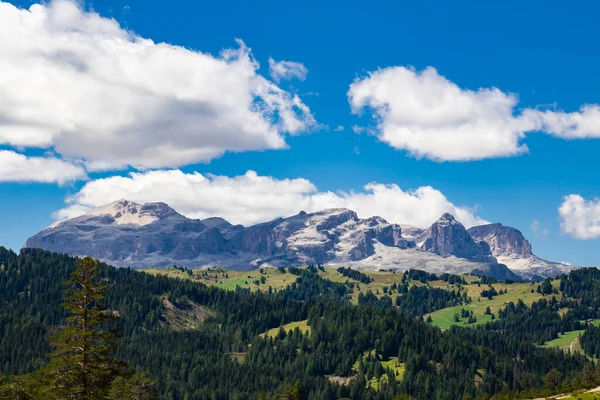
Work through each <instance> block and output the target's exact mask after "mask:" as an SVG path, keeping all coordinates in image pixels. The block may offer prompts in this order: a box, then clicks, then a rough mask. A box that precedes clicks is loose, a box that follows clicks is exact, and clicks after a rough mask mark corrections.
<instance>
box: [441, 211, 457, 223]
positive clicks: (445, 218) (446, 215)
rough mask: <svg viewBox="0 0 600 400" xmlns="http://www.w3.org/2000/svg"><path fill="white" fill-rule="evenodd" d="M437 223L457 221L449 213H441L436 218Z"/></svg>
mask: <svg viewBox="0 0 600 400" xmlns="http://www.w3.org/2000/svg"><path fill="white" fill-rule="evenodd" d="M437 222H438V223H443V222H448V223H454V222H458V221H456V218H454V215H452V214H450V213H443V214H442V216H441V217H440V218H439V219H438V220H437Z"/></svg>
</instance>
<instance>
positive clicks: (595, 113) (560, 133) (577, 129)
mask: <svg viewBox="0 0 600 400" xmlns="http://www.w3.org/2000/svg"><path fill="white" fill-rule="evenodd" d="M523 115H524V116H526V117H528V118H530V119H532V120H535V119H537V120H538V124H539V125H541V126H542V128H541V129H542V130H543V131H544V132H546V133H549V134H551V135H553V136H557V137H560V138H563V139H586V138H600V106H598V105H591V104H588V105H584V106H582V107H581V108H580V110H579V112H572V113H565V112H563V111H551V110H546V111H538V110H525V111H523Z"/></svg>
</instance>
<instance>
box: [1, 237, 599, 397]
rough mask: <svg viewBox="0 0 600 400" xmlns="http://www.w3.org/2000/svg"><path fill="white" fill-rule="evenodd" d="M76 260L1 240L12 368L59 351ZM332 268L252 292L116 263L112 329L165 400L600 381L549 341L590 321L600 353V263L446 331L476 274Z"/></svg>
mask: <svg viewBox="0 0 600 400" xmlns="http://www.w3.org/2000/svg"><path fill="white" fill-rule="evenodd" d="M74 267H75V260H74V259H73V258H71V257H68V256H64V255H58V254H53V253H50V252H45V251H40V250H34V249H28V250H24V251H23V252H22V253H21V254H20V255H17V254H15V253H13V252H12V251H9V250H6V249H4V248H0V310H1V311H0V329H1V331H2V333H3V334H2V336H1V337H0V350H1V351H0V371H1V372H2V373H3V374H4V375H5V377H4V378H2V379H3V380H5V381H7V382H13V381H14V379H15V376H17V375H22V374H26V373H29V372H32V371H35V370H37V369H39V368H41V367H43V366H44V365H45V364H46V363H47V361H48V354H49V353H50V352H51V350H52V348H51V346H50V344H49V341H48V338H49V335H50V334H51V333H52V332H53V331H55V330H56V328H57V327H60V326H62V325H64V323H65V317H66V316H67V314H66V311H65V310H64V309H63V308H61V306H60V305H61V303H62V302H63V300H64V299H63V289H64V287H63V282H64V281H66V280H68V279H69V276H70V274H71V273H72V271H73V270H74ZM179 272H181V273H182V274H183V275H187V276H189V275H190V274H188V272H185V271H183V270H180V271H179ZM290 272H291V273H290ZM219 273H220V274H222V276H224V275H225V274H227V272H225V271H219ZM327 273H328V272H327V271H325V270H324V269H319V268H316V267H312V268H295V269H293V270H292V271H285V274H286V276H292V275H293V276H294V277H295V278H294V279H293V280H292V279H290V282H289V283H287V282H286V285H285V286H284V285H281V287H280V288H279V289H278V290H273V288H271V290H268V289H266V288H265V290H264V291H262V290H254V291H251V290H250V289H242V288H237V289H233V290H225V289H222V288H219V287H216V286H209V285H207V284H205V283H201V282H198V281H196V280H194V279H179V278H172V277H167V276H163V275H152V274H148V273H144V272H137V271H133V270H129V269H115V268H112V267H109V266H105V267H104V268H103V271H102V277H103V280H104V281H105V282H106V283H108V285H109V286H108V289H107V296H106V301H105V305H106V307H107V308H108V310H109V312H111V313H112V314H114V315H118V316H119V319H118V320H117V321H116V322H113V323H112V324H113V325H112V326H109V328H118V329H119V331H120V333H121V336H122V339H121V340H120V345H119V347H118V348H117V350H116V351H115V352H114V356H115V357H116V358H117V359H119V360H122V361H126V362H128V363H129V364H130V365H131V366H132V367H133V368H134V369H135V370H137V371H140V372H144V373H145V374H146V375H147V376H149V377H150V378H152V379H153V380H155V381H156V385H155V390H156V391H157V394H158V395H159V397H160V398H164V399H257V398H260V397H262V398H265V397H267V398H270V397H271V396H274V395H277V394H282V393H286V388H289V387H293V386H294V385H296V383H298V385H297V388H298V390H297V391H295V392H294V393H295V395H297V394H298V393H300V392H301V393H302V395H301V397H302V398H305V399H338V398H344V397H347V398H352V399H393V398H395V397H396V396H398V395H399V394H406V395H410V396H412V397H414V398H416V399H457V398H489V397H492V396H493V397H494V398H515V397H526V396H534V395H536V394H539V393H554V392H558V391H560V390H564V389H575V388H583V387H591V386H593V385H594V384H596V383H598V382H599V381H600V370H595V366H594V364H593V362H592V361H591V359H590V358H588V357H587V356H586V355H584V354H579V353H576V354H569V353H565V352H563V351H562V350H560V349H555V348H543V347H540V346H538V345H539V344H543V343H544V342H545V341H546V340H551V339H554V338H556V337H557V336H558V335H559V334H560V333H561V332H564V331H571V330H575V329H588V330H587V331H586V332H585V335H584V337H583V338H582V344H583V345H584V348H585V349H586V351H588V349H589V351H588V353H589V354H590V355H594V354H595V353H596V351H597V350H595V349H597V348H598V347H597V346H598V345H597V344H595V343H597V342H598V339H597V338H598V334H597V331H595V330H594V328H592V327H589V328H588V327H587V326H588V324H587V322H585V319H589V318H596V317H597V310H598V301H599V300H600V276H596V275H597V271H596V272H594V271H593V270H589V271H588V270H581V271H575V272H572V273H571V275H569V276H566V277H563V278H562V279H561V281H560V290H561V294H562V293H564V296H562V295H560V296H559V295H558V294H553V295H549V296H556V298H554V300H546V299H545V298H542V299H541V300H539V301H536V302H534V303H532V306H531V307H530V306H527V305H526V304H525V303H523V302H516V303H512V302H511V303H509V304H506V306H504V307H503V309H502V311H501V312H499V311H497V312H496V314H497V318H496V319H495V320H494V321H493V322H490V323H487V324H482V325H479V326H474V327H469V328H467V327H458V326H455V327H452V328H451V329H448V330H445V331H442V330H441V329H440V328H438V327H435V326H432V325H431V324H429V323H427V322H426V321H425V320H424V319H425V318H424V316H425V314H427V313H431V312H436V311H437V310H443V309H445V308H446V307H467V306H468V304H469V303H472V302H473V301H477V300H474V299H473V298H472V297H470V296H468V295H465V294H464V293H467V292H466V291H464V290H463V291H462V292H460V294H458V293H457V292H455V291H454V290H446V289H444V288H443V287H445V286H444V285H452V286H454V285H465V284H466V283H467V282H466V281H465V278H464V277H454V276H444V277H441V279H440V278H439V277H435V276H431V275H428V274H421V273H419V272H416V271H413V272H411V273H410V274H409V273H407V274H398V276H397V281H398V282H397V283H396V282H394V284H393V285H390V286H389V287H387V289H386V293H383V289H382V290H381V293H376V292H375V293H374V292H372V291H370V290H367V291H365V290H364V288H363V289H361V290H362V291H364V292H365V294H362V292H361V294H362V296H363V297H362V298H355V299H353V296H354V294H355V293H354V292H353V290H354V289H356V285H363V286H364V285H367V284H375V283H376V280H375V282H372V281H371V279H370V278H368V277H365V276H363V275H360V274H355V273H352V272H350V271H343V278H338V279H337V281H336V279H325V278H324V277H323V276H324V274H327ZM192 275H193V273H192ZM349 276H352V277H355V278H357V279H358V280H354V279H353V278H351V279H350V280H348V277H349ZM469 278H471V277H469ZM286 279H287V278H286ZM411 279H412V280H411ZM473 279H475V278H473ZM265 281H268V279H267V278H265ZM413 282H414V283H413ZM423 282H425V283H428V282H436V284H438V286H439V287H432V286H431V285H429V284H423ZM490 284H493V283H492V282H490ZM472 285H476V283H472ZM479 285H481V286H482V288H480V290H483V289H485V288H486V287H487V285H486V284H485V283H484V284H481V282H479ZM255 286H257V287H260V284H256V285H255ZM442 286H443V287H442ZM533 289H537V287H536V286H533V287H532V290H533ZM377 290H378V289H377ZM540 290H543V289H542V286H541V285H540ZM536 293H537V292H536ZM557 293H558V292H557ZM388 294H390V295H393V296H394V300H392V297H390V296H388ZM540 296H543V295H542V294H540ZM356 303H358V305H357V304H356ZM558 311H561V313H560V314H559V312H558ZM280 326H281V327H285V328H282V329H279V330H278V331H277V330H276V332H277V333H276V334H272V335H266V334H263V333H265V332H267V331H269V330H270V329H273V328H279V327H280ZM294 326H295V329H294V328H292V329H291V330H288V329H287V327H294ZM299 326H303V327H306V328H303V329H300V328H299ZM584 338H585V339H584Z"/></svg>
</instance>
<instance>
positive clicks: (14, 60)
mask: <svg viewBox="0 0 600 400" xmlns="http://www.w3.org/2000/svg"><path fill="white" fill-rule="evenodd" d="M238 44H239V48H238V49H233V50H224V51H223V52H222V53H221V54H220V55H219V56H213V55H210V54H206V53H201V52H199V51H194V50H191V49H187V48H184V47H179V46H174V45H170V44H166V43H154V42H153V41H152V40H150V39H145V38H142V37H140V36H137V35H135V34H134V33H132V32H130V31H127V30H125V29H123V28H121V27H120V26H119V24H118V23H117V22H116V21H115V20H113V19H108V18H103V17H101V16H100V15H98V14H96V13H93V12H85V11H82V10H81V9H80V8H79V7H78V6H77V3H76V2H75V1H70V0H54V1H52V2H50V3H48V4H35V5H32V6H31V7H30V8H29V9H28V10H26V9H18V8H17V7H15V6H13V5H11V4H9V3H5V2H0V71H2V73H1V74H0V144H2V143H3V144H7V145H10V146H22V147H38V148H50V147H52V148H53V149H54V150H55V151H56V152H58V153H59V154H60V155H62V156H63V157H64V158H67V159H83V160H85V161H86V162H88V165H89V168H92V169H93V168H94V166H97V165H100V166H101V167H102V168H103V169H106V168H119V167H122V166H125V165H132V166H135V167H139V168H152V167H164V166H179V165H184V164H190V163H194V162H206V161H209V160H211V159H213V158H215V157H218V156H220V155H221V154H223V153H224V152H226V151H232V152H239V151H247V150H263V149H281V148H285V147H286V143H285V138H284V134H285V133H290V134H298V133H300V132H303V131H306V130H308V129H310V128H311V127H312V126H314V125H315V124H316V122H315V120H314V119H313V117H312V115H311V112H310V110H309V108H308V107H307V106H306V105H305V104H304V103H303V102H302V101H301V100H300V98H299V97H298V96H296V95H294V94H290V93H288V92H286V91H284V90H282V89H280V88H279V87H278V86H276V85H275V84H274V83H272V82H270V81H268V80H267V79H265V78H264V77H262V76H261V75H258V74H257V72H256V71H257V69H258V68H259V65H258V63H257V62H256V61H255V60H254V59H253V58H252V56H251V54H250V49H248V48H247V47H246V46H245V45H244V43H243V42H241V41H238Z"/></svg>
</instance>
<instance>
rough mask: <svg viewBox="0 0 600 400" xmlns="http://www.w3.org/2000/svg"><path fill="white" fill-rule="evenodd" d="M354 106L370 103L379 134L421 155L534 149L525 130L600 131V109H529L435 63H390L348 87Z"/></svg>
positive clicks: (443, 157)
mask: <svg viewBox="0 0 600 400" xmlns="http://www.w3.org/2000/svg"><path fill="white" fill-rule="evenodd" d="M348 98H349V101H350V105H351V108H352V111H353V112H354V113H360V112H362V111H363V110H364V109H371V110H373V112H374V117H375V119H376V122H377V135H378V137H379V139H380V140H381V141H383V142H385V143H387V144H389V145H390V146H392V147H394V148H397V149H405V150H407V151H408V152H409V153H410V154H412V155H414V156H416V157H426V158H430V159H432V160H436V161H466V160H478V159H484V158H494V157H507V156H514V155H518V154H521V153H525V152H527V151H528V148H527V146H526V145H525V144H523V143H522V139H523V138H524V137H525V133H526V132H530V131H538V130H543V131H544V132H546V133H549V134H553V135H555V136H559V137H564V138H583V137H600V107H598V106H593V105H590V106H584V107H582V108H581V110H580V112H574V113H564V112H556V111H549V110H548V111H539V110H533V109H525V110H523V111H522V112H521V113H520V114H518V113H517V112H516V111H517V110H516V106H517V103H518V98H517V96H516V95H514V94H510V93H509V94H507V93H504V92H502V91H501V90H499V89H497V88H494V87H492V88H480V89H478V90H476V91H473V90H469V89H463V88H460V87H459V86H458V85H456V84H455V83H453V82H451V81H449V80H448V79H446V78H445V77H443V76H441V75H440V74H439V73H438V72H437V71H436V70H435V69H434V68H432V67H428V68H426V69H424V70H423V71H420V72H419V71H416V70H415V69H413V68H406V67H389V68H385V69H380V70H378V71H375V72H372V73H370V74H369V75H368V76H367V77H365V78H364V79H357V80H356V81H355V82H354V83H352V84H351V85H350V89H349V90H348Z"/></svg>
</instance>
